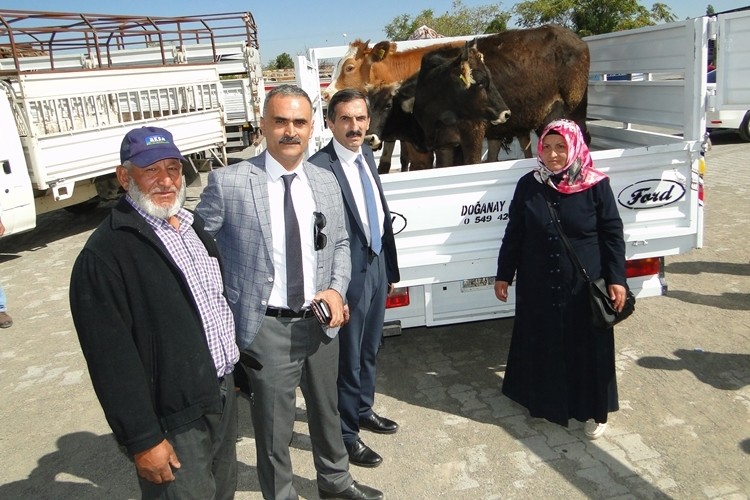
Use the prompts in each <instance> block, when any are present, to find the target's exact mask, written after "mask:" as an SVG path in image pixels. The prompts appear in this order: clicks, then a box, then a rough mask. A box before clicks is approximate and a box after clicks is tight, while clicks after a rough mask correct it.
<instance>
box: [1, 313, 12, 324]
mask: <svg viewBox="0 0 750 500" xmlns="http://www.w3.org/2000/svg"><path fill="white" fill-rule="evenodd" d="M11 326H13V318H11V317H10V316H9V315H8V313H7V312H5V311H3V312H0V328H10V327H11Z"/></svg>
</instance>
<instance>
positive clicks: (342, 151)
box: [333, 137, 364, 167]
mask: <svg viewBox="0 0 750 500" xmlns="http://www.w3.org/2000/svg"><path fill="white" fill-rule="evenodd" d="M333 149H334V151H336V156H338V157H339V160H340V161H341V163H342V164H343V165H351V166H352V167H356V166H357V165H356V163H354V160H356V159H357V156H359V155H361V154H362V148H359V150H358V151H352V150H351V149H347V148H345V147H344V146H342V145H341V143H340V142H339V141H337V140H336V138H335V137H334V138H333ZM362 160H363V161H364V155H363V156H362Z"/></svg>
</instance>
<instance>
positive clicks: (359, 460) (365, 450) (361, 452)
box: [344, 438, 383, 467]
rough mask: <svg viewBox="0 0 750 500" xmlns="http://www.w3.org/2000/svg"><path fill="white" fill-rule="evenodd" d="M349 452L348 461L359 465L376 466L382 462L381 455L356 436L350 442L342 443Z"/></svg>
mask: <svg viewBox="0 0 750 500" xmlns="http://www.w3.org/2000/svg"><path fill="white" fill-rule="evenodd" d="M344 446H346V451H347V453H348V454H349V463H350V464H352V465H358V466H359V467H377V466H378V465H380V464H382V463H383V457H381V456H380V455H378V454H377V453H375V452H374V451H372V449H371V448H370V447H369V446H367V445H366V444H365V443H363V442H362V440H361V439H359V438H357V440H356V441H354V443H352V444H348V443H344Z"/></svg>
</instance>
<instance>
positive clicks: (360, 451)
mask: <svg viewBox="0 0 750 500" xmlns="http://www.w3.org/2000/svg"><path fill="white" fill-rule="evenodd" d="M344 446H346V451H347V453H349V463H350V464H352V465H358V466H360V467H377V466H378V465H380V464H382V463H383V457H381V456H380V455H378V454H377V453H375V452H374V451H372V449H370V447H369V446H367V445H366V444H365V443H363V442H362V440H361V439H359V438H358V439H357V440H356V441H354V443H352V444H347V443H344ZM355 484H356V483H355ZM347 498H348V497H347Z"/></svg>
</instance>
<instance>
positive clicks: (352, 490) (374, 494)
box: [318, 481, 383, 500]
mask: <svg viewBox="0 0 750 500" xmlns="http://www.w3.org/2000/svg"><path fill="white" fill-rule="evenodd" d="M318 495H320V498H346V499H351V500H380V499H381V498H383V492H382V491H378V490H376V489H375V488H370V487H369V486H365V485H364V484H360V483H358V482H357V481H354V482H353V483H352V484H351V486H349V487H348V488H347V489H345V490H344V491H340V492H338V493H328V492H327V491H323V490H321V489H320V488H318Z"/></svg>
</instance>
